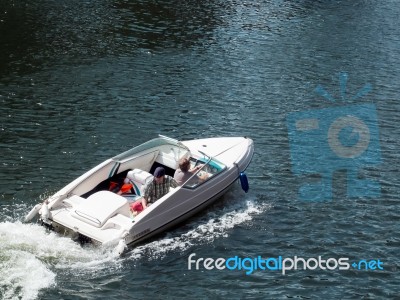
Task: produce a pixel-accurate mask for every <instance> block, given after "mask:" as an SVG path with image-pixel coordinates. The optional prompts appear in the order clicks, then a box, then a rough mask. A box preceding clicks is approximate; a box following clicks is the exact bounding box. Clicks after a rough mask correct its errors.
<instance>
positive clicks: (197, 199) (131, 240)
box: [27, 138, 254, 248]
mask: <svg viewBox="0 0 400 300" xmlns="http://www.w3.org/2000/svg"><path fill="white" fill-rule="evenodd" d="M253 153H254V144H253V141H252V140H251V139H248V138H211V139H200V140H193V141H186V142H179V141H176V140H172V139H169V138H161V140H156V139H155V140H152V141H149V142H148V143H145V144H142V145H139V146H138V147H136V148H133V149H131V150H129V151H127V152H124V153H122V154H120V155H118V156H116V157H114V158H112V159H109V160H106V161H105V162H103V163H101V164H100V165H98V166H96V167H95V168H93V169H92V170H90V171H88V172H86V173H85V174H83V175H82V176H80V177H79V178H77V179H76V180H74V181H73V182H71V183H70V184H68V185H67V186H65V187H64V188H63V189H61V190H60V191H59V192H57V193H56V194H55V195H53V196H52V197H50V198H49V199H47V200H46V201H45V202H44V203H43V205H42V206H41V209H40V211H39V214H40V219H41V221H42V223H43V224H44V225H46V226H48V227H49V228H52V229H54V230H55V231H58V232H60V233H63V234H66V235H69V236H71V237H72V238H77V239H80V240H81V241H93V242H95V243H99V244H118V243H119V247H120V248H123V246H124V245H128V247H134V246H135V245H137V244H139V243H142V242H144V241H145V240H147V239H149V238H151V237H153V236H155V235H157V234H160V233H162V232H164V231H165V230H167V229H169V228H171V227H174V226H177V225H178V224H179V223H181V222H184V221H185V220H187V219H188V218H190V217H191V216H193V215H195V214H197V213H199V212H200V211H202V210H204V209H205V208H206V207H207V206H209V205H211V204H212V203H213V202H215V201H216V200H217V199H218V198H220V197H221V196H222V195H223V194H225V193H226V192H227V191H228V189H229V188H230V187H231V186H232V184H234V183H235V182H237V181H238V178H239V176H240V174H241V173H242V172H244V171H245V170H246V168H247V167H248V165H249V164H250V162H251V159H252V156H253ZM182 157H190V159H191V160H193V161H195V162H197V163H201V165H202V166H203V167H202V169H203V170H202V172H203V173H206V174H207V176H206V177H205V178H206V179H204V180H203V179H202V180H201V181H199V183H198V184H196V185H190V184H189V181H190V180H189V181H188V182H186V183H185V184H183V185H182V186H179V187H177V188H175V189H172V190H171V191H170V192H169V193H168V194H167V195H165V196H164V197H162V198H161V199H159V200H157V201H156V202H155V203H153V204H152V205H150V206H149V207H148V208H146V209H145V210H144V211H143V212H142V213H140V214H139V215H137V216H136V217H134V219H132V216H131V214H130V212H129V204H128V200H127V199H129V198H126V197H125V196H124V197H125V198H124V197H123V196H119V195H117V194H114V193H112V192H110V191H107V190H106V188H107V186H108V184H110V183H111V182H112V181H113V180H121V178H122V180H123V179H124V177H125V176H127V175H126V174H127V172H129V170H132V169H133V168H135V170H138V168H140V169H141V170H144V171H143V172H144V173H147V172H151V170H152V169H154V167H155V166H159V165H161V166H164V167H165V168H166V169H167V171H169V172H173V171H174V170H175V169H177V166H178V162H179V159H180V158H182ZM206 169H207V171H206ZM207 172H208V173H207ZM199 174H200V172H199ZM199 174H195V175H193V177H196V176H197V175H199ZM171 175H172V174H171ZM196 178H197V177H196ZM45 210H46V211H47V212H48V213H47V215H46V218H43V216H44V212H45ZM30 214H32V213H30ZM31 217H32V216H30V215H29V218H27V219H31ZM121 241H123V243H122V244H121V243H120V242H121Z"/></svg>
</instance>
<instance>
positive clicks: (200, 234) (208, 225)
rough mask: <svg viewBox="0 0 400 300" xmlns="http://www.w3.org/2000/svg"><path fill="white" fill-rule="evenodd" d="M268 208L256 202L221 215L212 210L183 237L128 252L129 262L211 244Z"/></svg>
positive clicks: (174, 236)
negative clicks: (146, 256) (147, 256)
mask: <svg viewBox="0 0 400 300" xmlns="http://www.w3.org/2000/svg"><path fill="white" fill-rule="evenodd" d="M231 203H232V202H231ZM270 207H271V205H270V204H266V203H257V202H256V201H255V200H247V201H246V202H240V203H239V202H236V203H233V204H232V205H228V206H227V207H225V208H224V209H222V211H221V210H219V209H215V207H213V208H214V210H212V211H209V212H208V213H207V214H206V216H204V217H203V218H202V220H200V221H198V222H197V224H193V225H192V226H191V227H192V228H191V229H189V231H187V230H186V232H185V233H182V234H179V235H177V233H170V234H168V235H167V237H165V238H163V239H160V240H156V241H154V242H151V243H148V244H145V245H143V246H140V247H137V248H135V249H133V250H132V251H131V253H130V256H129V258H128V259H133V260H136V259H140V258H141V257H143V256H144V255H148V254H149V253H150V257H151V258H153V259H157V258H161V257H164V256H165V255H166V254H167V253H168V252H171V251H176V250H178V251H185V250H187V249H189V248H190V247H192V246H193V245H198V244H202V243H210V242H213V241H214V240H216V239H218V238H221V237H227V236H228V235H229V230H230V229H232V228H234V227H235V226H237V225H239V224H242V223H245V222H248V221H250V220H251V219H252V218H253V216H254V215H258V214H261V213H262V212H264V211H266V210H268V209H269V208H270ZM199 223H200V224H199Z"/></svg>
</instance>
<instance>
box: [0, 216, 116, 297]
mask: <svg viewBox="0 0 400 300" xmlns="http://www.w3.org/2000/svg"><path fill="white" fill-rule="evenodd" d="M118 264H119V262H118V260H116V259H115V258H114V257H113V255H112V252H111V251H106V250H104V249H93V248H82V247H81V246H80V245H79V244H77V243H75V242H74V241H72V240H71V239H70V238H66V237H61V236H59V235H57V234H56V233H53V232H50V233H49V232H47V231H46V230H45V229H44V228H43V227H42V226H39V225H36V224H23V223H21V222H20V221H15V222H9V221H5V222H2V223H0V298H1V299H24V300H28V299H36V298H38V297H39V294H40V292H41V291H42V290H43V289H47V288H52V287H55V286H56V285H57V269H64V271H66V272H67V273H68V272H70V273H71V274H73V276H79V275H80V273H82V272H86V273H87V272H93V270H96V271H99V270H107V271H109V270H110V269H111V270H112V269H113V267H115V266H117V267H118ZM110 266H111V268H110ZM82 270H83V271H82Z"/></svg>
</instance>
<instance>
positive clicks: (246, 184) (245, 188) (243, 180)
mask: <svg viewBox="0 0 400 300" xmlns="http://www.w3.org/2000/svg"><path fill="white" fill-rule="evenodd" d="M239 179H240V185H241V186H242V189H243V191H244V192H245V193H247V192H248V191H249V181H248V180H247V176H246V174H245V173H244V172H240V175H239Z"/></svg>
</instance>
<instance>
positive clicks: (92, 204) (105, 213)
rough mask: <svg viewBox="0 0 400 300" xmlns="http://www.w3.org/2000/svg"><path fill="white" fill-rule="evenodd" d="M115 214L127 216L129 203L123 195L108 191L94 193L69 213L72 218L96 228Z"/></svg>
mask: <svg viewBox="0 0 400 300" xmlns="http://www.w3.org/2000/svg"><path fill="white" fill-rule="evenodd" d="M116 214H121V215H125V216H127V217H129V204H128V201H127V200H126V199H125V198H124V197H121V196H119V195H117V194H114V193H112V192H109V191H100V192H97V193H94V194H93V195H91V196H89V197H88V198H87V199H84V201H82V203H80V204H79V205H77V206H76V207H75V208H74V209H73V211H72V213H71V215H72V216H73V217H74V218H76V219H78V220H81V221H83V222H85V223H87V224H90V225H92V226H95V227H98V228H100V227H102V226H103V225H104V223H106V222H107V220H108V219H109V218H111V217H113V216H115V215H116Z"/></svg>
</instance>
